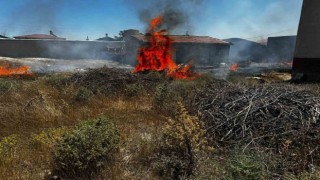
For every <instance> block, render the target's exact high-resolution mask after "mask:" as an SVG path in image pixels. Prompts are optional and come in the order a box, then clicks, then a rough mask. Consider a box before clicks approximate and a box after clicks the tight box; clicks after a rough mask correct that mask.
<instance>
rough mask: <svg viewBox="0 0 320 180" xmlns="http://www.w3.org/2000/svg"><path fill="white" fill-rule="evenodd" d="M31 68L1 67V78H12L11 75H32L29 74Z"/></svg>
mask: <svg viewBox="0 0 320 180" xmlns="http://www.w3.org/2000/svg"><path fill="white" fill-rule="evenodd" d="M29 70H30V67H29V66H20V67H10V65H5V66H0V76H11V75H32V73H31V72H29Z"/></svg>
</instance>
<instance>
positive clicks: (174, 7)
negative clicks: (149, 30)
mask: <svg viewBox="0 0 320 180" xmlns="http://www.w3.org/2000/svg"><path fill="white" fill-rule="evenodd" d="M205 1H207V0H161V1H158V0H150V1H147V2H146V1H144V0H137V1H134V2H131V3H126V4H127V5H129V6H130V7H133V8H134V10H135V11H136V12H137V15H138V18H139V19H140V20H141V21H142V22H143V23H144V24H146V25H147V24H148V23H149V21H150V20H151V19H152V18H154V17H156V16H158V15H162V16H163V24H162V27H161V28H164V29H167V30H168V31H169V32H170V33H173V34H185V33H186V31H188V32H192V31H193V29H194V27H193V21H194V20H196V19H198V18H200V17H201V12H203V11H204V9H205V7H204V4H205Z"/></svg>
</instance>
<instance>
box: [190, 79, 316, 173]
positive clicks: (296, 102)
mask: <svg viewBox="0 0 320 180" xmlns="http://www.w3.org/2000/svg"><path fill="white" fill-rule="evenodd" d="M218 86H219V87H217V85H216V84H212V83H211V84H208V85H207V86H206V87H205V88H204V89H203V90H202V91H201V92H198V93H197V94H196V95H195V96H194V97H193V100H192V102H191V104H189V107H190V109H191V110H192V111H193V113H197V114H198V116H199V117H200V119H201V120H202V121H203V122H204V123H205V125H206V128H207V134H208V135H209V136H210V138H211V139H212V143H213V144H215V146H216V147H220V148H225V147H229V148H234V147H238V148H239V147H240V148H241V149H242V150H243V151H246V150H252V149H255V150H258V151H264V152H265V151H271V152H275V153H276V154H278V155H280V156H282V157H285V159H286V160H288V161H291V160H292V162H291V163H289V164H288V165H286V166H290V168H305V167H306V166H308V165H310V164H309V163H311V162H313V163H318V164H320V159H319V153H320V119H319V117H320V97H316V96H315V95H313V94H312V93H310V92H308V91H305V90H302V89H298V88H295V87H293V86H290V85H277V84H274V85H264V86H258V87H254V88H252V87H251V88H250V87H245V86H241V85H236V84H229V83H223V84H220V85H218ZM317 158H318V159H317Z"/></svg>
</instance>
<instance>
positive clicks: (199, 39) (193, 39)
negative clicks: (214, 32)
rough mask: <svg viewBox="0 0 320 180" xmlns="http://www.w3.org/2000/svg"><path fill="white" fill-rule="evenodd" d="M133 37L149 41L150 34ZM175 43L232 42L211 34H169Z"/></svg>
mask: <svg viewBox="0 0 320 180" xmlns="http://www.w3.org/2000/svg"><path fill="white" fill-rule="evenodd" d="M132 37H134V38H136V39H138V40H139V41H142V42H149V40H150V36H146V35H132ZM169 37H170V38H171V39H173V41H174V42H175V43H208V44H230V43H228V42H226V41H223V40H220V39H217V38H213V37H209V36H183V35H169Z"/></svg>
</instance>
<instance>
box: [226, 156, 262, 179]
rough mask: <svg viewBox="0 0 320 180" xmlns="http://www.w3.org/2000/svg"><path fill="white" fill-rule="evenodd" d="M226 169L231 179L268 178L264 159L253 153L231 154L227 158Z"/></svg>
mask: <svg viewBox="0 0 320 180" xmlns="http://www.w3.org/2000/svg"><path fill="white" fill-rule="evenodd" d="M228 170H229V173H230V174H231V176H232V178H233V179H239V180H242V179H243V180H255V179H257V180H260V179H268V178H267V167H266V164H265V163H264V160H263V159H262V158H260V157H259V156H258V155H256V154H254V153H251V154H250V155H247V154H241V153H237V154H235V155H233V156H232V157H231V158H230V160H229V164H228Z"/></svg>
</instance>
